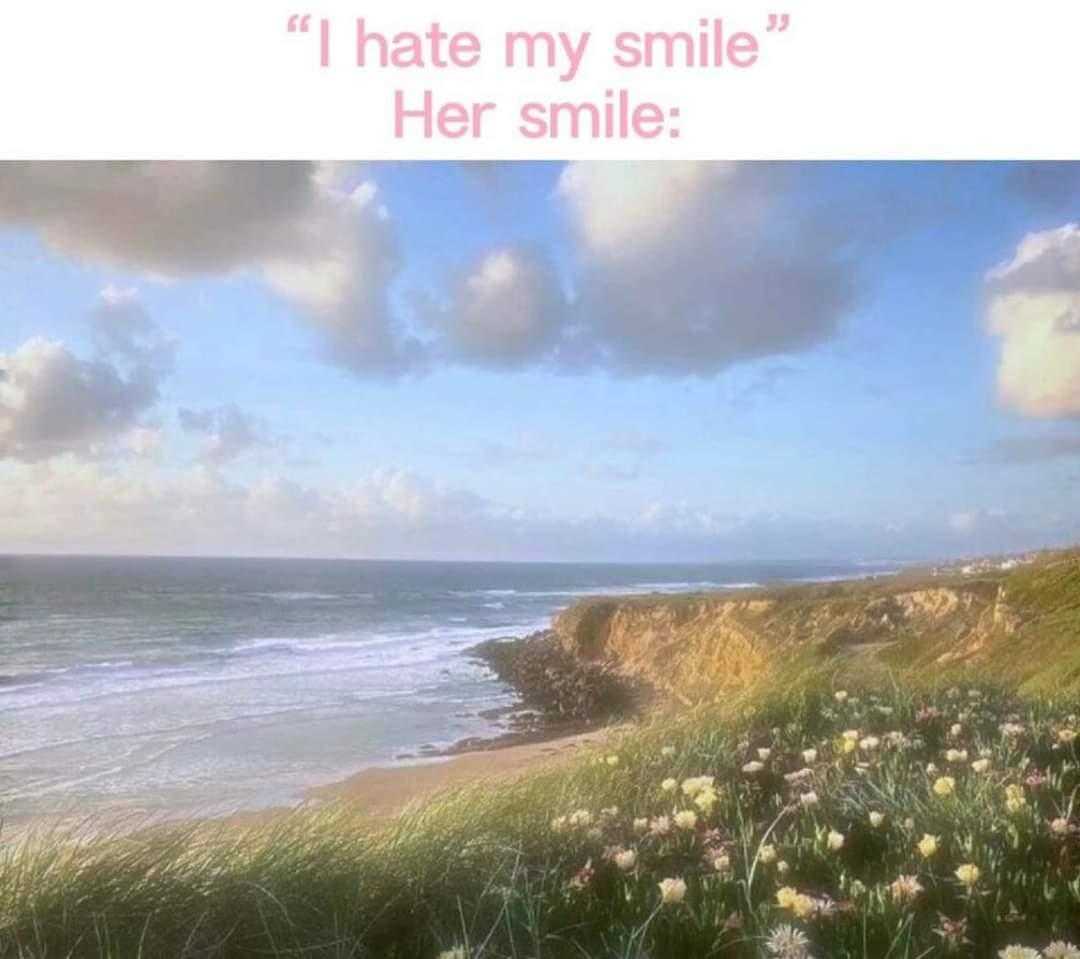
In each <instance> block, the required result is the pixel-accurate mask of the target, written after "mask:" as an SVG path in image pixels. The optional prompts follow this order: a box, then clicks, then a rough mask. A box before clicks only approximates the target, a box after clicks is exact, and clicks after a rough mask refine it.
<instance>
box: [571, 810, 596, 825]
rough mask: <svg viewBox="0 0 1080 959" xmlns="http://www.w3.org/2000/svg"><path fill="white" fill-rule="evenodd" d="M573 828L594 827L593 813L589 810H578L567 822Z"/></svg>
mask: <svg viewBox="0 0 1080 959" xmlns="http://www.w3.org/2000/svg"><path fill="white" fill-rule="evenodd" d="M567 821H568V822H569V823H570V825H571V826H586V827H587V826H591V825H592V813H591V812H589V810H588V809H578V810H576V811H575V812H572V813H570V817H569V819H568V820H567Z"/></svg>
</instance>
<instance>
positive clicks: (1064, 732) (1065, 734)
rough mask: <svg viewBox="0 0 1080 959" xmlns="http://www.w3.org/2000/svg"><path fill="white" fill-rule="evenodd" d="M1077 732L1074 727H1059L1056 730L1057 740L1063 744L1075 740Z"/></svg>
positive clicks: (1066, 744)
mask: <svg viewBox="0 0 1080 959" xmlns="http://www.w3.org/2000/svg"><path fill="white" fill-rule="evenodd" d="M1076 736H1077V732H1076V730H1075V729H1059V730H1058V742H1059V743H1062V744H1063V745H1065V746H1068V745H1069V744H1070V743H1073V742H1075V741H1076Z"/></svg>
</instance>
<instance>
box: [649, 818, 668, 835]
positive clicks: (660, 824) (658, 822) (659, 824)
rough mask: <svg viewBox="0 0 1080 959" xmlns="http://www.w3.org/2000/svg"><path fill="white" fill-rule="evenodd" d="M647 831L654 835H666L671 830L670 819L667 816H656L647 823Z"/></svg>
mask: <svg viewBox="0 0 1080 959" xmlns="http://www.w3.org/2000/svg"><path fill="white" fill-rule="evenodd" d="M649 832H651V833H652V834H653V835H654V836H666V835H667V834H668V833H669V832H671V820H670V819H669V818H668V817H667V816H657V817H656V818H655V819H654V820H653V821H652V822H651V823H649Z"/></svg>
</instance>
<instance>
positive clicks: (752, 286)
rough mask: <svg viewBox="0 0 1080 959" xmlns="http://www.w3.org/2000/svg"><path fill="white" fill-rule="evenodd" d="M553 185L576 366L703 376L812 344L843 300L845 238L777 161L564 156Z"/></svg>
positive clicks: (848, 291)
mask: <svg viewBox="0 0 1080 959" xmlns="http://www.w3.org/2000/svg"><path fill="white" fill-rule="evenodd" d="M557 193H558V196H559V197H560V198H561V199H562V201H563V202H564V203H565V205H566V207H567V209H568V211H569V214H570V220H571V224H572V226H573V228H574V231H575V235H576V236H577V238H578V243H579V249H580V267H581V275H580V276H579V278H578V290H577V293H578V300H577V304H576V311H575V321H576V329H575V334H576V335H575V337H574V338H573V339H571V340H570V341H569V342H568V343H567V344H566V346H565V349H564V351H563V359H564V361H566V362H567V363H569V364H571V365H574V364H582V365H605V366H610V367H612V368H615V369H617V370H620V371H623V372H628V373H660V374H670V375H687V374H698V375H709V374H712V373H715V372H716V371H718V370H721V369H723V368H724V367H726V366H729V365H731V364H732V363H735V362H738V361H740V360H745V359H751V358H754V357H759V356H766V355H772V354H778V353H788V352H794V351H798V350H803V349H806V348H808V347H810V346H813V345H814V344H816V343H819V342H821V341H823V340H825V339H827V338H828V337H829V336H831V335H832V334H833V332H834V331H835V329H836V327H837V324H838V322H839V320H840V318H841V316H842V315H843V313H844V312H845V310H846V309H847V308H848V307H849V306H850V305H851V302H852V299H853V294H854V275H853V270H852V268H851V266H850V264H848V263H847V262H845V261H844V259H843V258H842V257H841V255H840V252H839V251H840V249H841V246H842V241H843V237H842V236H833V235H831V234H830V235H825V233H824V232H823V231H815V227H814V222H815V219H814V217H813V216H811V215H810V214H809V213H808V212H807V211H806V210H805V209H801V208H800V204H799V203H798V202H796V201H797V200H798V193H797V185H793V183H792V181H790V180H789V178H788V176H787V174H786V173H785V172H784V171H782V170H780V169H779V168H777V167H774V166H766V165H756V164H742V165H736V164H729V163H613V164H610V163H605V164H596V163H572V164H570V165H568V166H567V167H566V168H565V170H564V171H563V173H562V176H561V177H560V180H559V187H558V191H557Z"/></svg>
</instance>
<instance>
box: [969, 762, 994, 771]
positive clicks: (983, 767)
mask: <svg viewBox="0 0 1080 959" xmlns="http://www.w3.org/2000/svg"><path fill="white" fill-rule="evenodd" d="M971 768H972V769H974V770H975V772H977V773H984V772H986V771H987V770H988V769H989V768H990V760H989V759H976V760H975V762H973V763H972V764H971Z"/></svg>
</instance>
